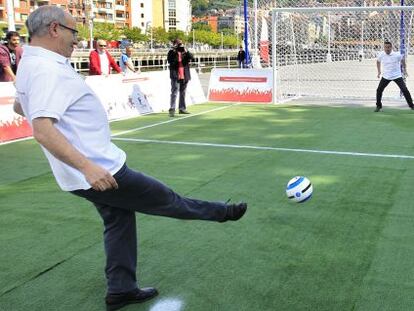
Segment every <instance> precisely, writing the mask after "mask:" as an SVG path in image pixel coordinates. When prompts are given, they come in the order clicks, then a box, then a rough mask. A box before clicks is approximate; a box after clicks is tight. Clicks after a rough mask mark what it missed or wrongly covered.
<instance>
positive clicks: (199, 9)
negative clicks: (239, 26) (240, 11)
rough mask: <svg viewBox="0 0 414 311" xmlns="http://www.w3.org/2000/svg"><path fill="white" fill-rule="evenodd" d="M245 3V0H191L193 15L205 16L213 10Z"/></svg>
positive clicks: (230, 7)
mask: <svg viewBox="0 0 414 311" xmlns="http://www.w3.org/2000/svg"><path fill="white" fill-rule="evenodd" d="M242 4H243V0H191V5H192V7H193V15H195V16H204V15H207V13H208V12H209V11H211V10H226V9H232V8H235V7H237V6H240V5H242Z"/></svg>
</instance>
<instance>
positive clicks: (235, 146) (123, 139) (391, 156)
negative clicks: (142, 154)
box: [113, 137, 414, 159]
mask: <svg viewBox="0 0 414 311" xmlns="http://www.w3.org/2000/svg"><path fill="white" fill-rule="evenodd" d="M113 140H119V141H129V142H139V143H156V144H168V145H187V146H204V147H216V148H235V149H253V150H273V151H290V152H307V153H321V154H335V155H348V156H357V157H377V158H396V159H414V156H410V155H401V154H381V153H364V152H348V151H333V150H313V149H296V148H281V147H261V146H249V145H231V144H229V145H228V144H212V143H202V142H187V141H167V140H155V139H139V138H120V137H118V138H114V139H113Z"/></svg>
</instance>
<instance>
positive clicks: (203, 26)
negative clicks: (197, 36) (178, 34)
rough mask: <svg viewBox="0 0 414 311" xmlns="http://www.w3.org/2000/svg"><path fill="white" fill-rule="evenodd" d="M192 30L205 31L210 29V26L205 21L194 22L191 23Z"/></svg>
mask: <svg viewBox="0 0 414 311" xmlns="http://www.w3.org/2000/svg"><path fill="white" fill-rule="evenodd" d="M192 27H193V29H194V30H205V31H212V29H211V26H210V25H208V24H206V23H205V22H196V23H193V25H192Z"/></svg>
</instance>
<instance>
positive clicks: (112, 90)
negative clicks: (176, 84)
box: [0, 69, 206, 143]
mask: <svg viewBox="0 0 414 311" xmlns="http://www.w3.org/2000/svg"><path fill="white" fill-rule="evenodd" d="M191 77H192V79H191V81H190V82H189V84H188V86H187V93H186V104H187V106H191V105H194V104H201V103H204V102H206V98H205V96H204V93H203V89H202V87H201V83H200V79H199V77H198V74H197V72H196V71H195V70H194V69H191ZM85 81H86V83H87V84H88V85H89V86H90V87H91V89H92V90H93V91H94V92H95V94H96V95H97V96H98V97H99V99H100V100H101V103H102V105H103V106H104V108H105V111H106V112H107V114H108V120H110V121H112V120H117V119H126V118H133V117H136V116H139V115H143V114H148V113H152V112H162V111H167V110H168V109H169V108H170V90H171V82H170V75H169V71H152V72H143V73H139V74H131V75H126V76H124V75H121V74H114V75H109V76H107V77H104V76H88V77H86V79H85ZM15 92H16V91H15V88H14V85H13V83H11V82H2V83H0V143H1V142H5V141H10V140H15V139H18V138H24V137H28V136H31V135H32V131H31V128H30V126H29V124H28V122H27V121H26V120H25V118H23V117H21V116H19V115H17V114H15V113H14V111H13V103H14V96H15ZM177 97H178V96H177ZM176 107H178V102H177V106H176Z"/></svg>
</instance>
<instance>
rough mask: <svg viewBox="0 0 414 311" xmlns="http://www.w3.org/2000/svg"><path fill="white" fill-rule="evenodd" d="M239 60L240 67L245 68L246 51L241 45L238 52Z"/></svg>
mask: <svg viewBox="0 0 414 311" xmlns="http://www.w3.org/2000/svg"><path fill="white" fill-rule="evenodd" d="M237 62H238V63H239V68H244V67H245V63H246V52H245V51H244V50H243V47H242V46H241V45H240V50H239V52H238V53H237Z"/></svg>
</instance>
